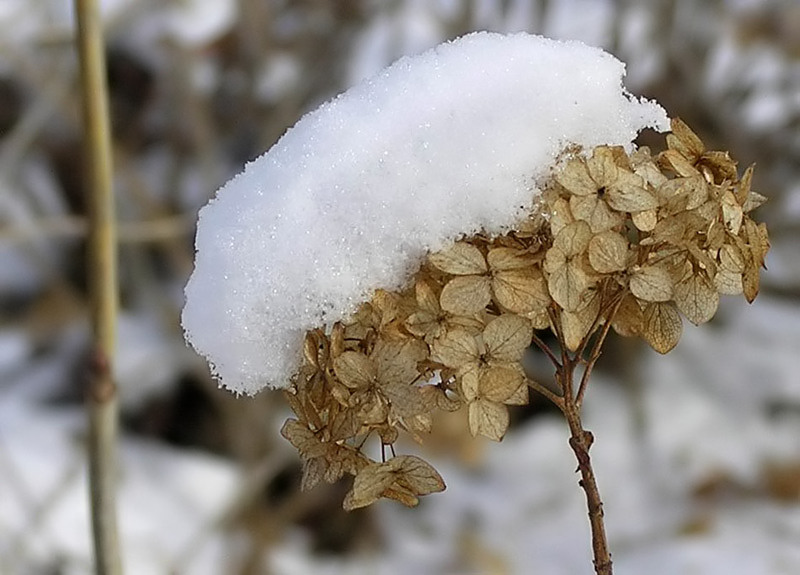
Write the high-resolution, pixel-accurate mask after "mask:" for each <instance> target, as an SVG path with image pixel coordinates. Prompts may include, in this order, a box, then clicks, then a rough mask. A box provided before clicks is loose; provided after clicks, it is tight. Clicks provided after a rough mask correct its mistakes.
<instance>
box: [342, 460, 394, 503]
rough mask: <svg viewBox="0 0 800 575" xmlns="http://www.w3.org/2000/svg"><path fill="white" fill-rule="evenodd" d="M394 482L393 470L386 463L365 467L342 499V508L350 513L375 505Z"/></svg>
mask: <svg viewBox="0 0 800 575" xmlns="http://www.w3.org/2000/svg"><path fill="white" fill-rule="evenodd" d="M394 480H395V474H394V470H393V469H392V466H391V465H389V463H388V462H386V463H371V464H369V465H367V466H366V467H365V468H364V469H362V470H361V471H359V472H358V474H357V475H356V478H355V480H354V481H353V488H352V489H351V490H350V492H348V494H347V495H346V496H345V498H344V508H345V509H346V510H347V511H352V510H353V509H358V508H360V507H366V506H367V505H370V504H372V503H375V502H376V501H377V500H378V499H380V497H381V495H382V494H383V492H384V491H386V490H387V489H388V488H389V486H390V485H391V484H392V483H394Z"/></svg>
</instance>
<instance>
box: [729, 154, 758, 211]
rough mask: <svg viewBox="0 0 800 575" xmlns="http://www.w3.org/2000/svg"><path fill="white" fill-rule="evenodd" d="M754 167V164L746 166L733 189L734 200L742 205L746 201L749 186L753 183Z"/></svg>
mask: <svg viewBox="0 0 800 575" xmlns="http://www.w3.org/2000/svg"><path fill="white" fill-rule="evenodd" d="M754 168H755V166H754V165H752V164H751V165H750V166H748V167H747V169H746V170H745V171H744V174H742V178H741V180H739V184H738V185H737V186H736V190H735V194H736V201H737V202H739V205H740V206H742V207H744V204H745V202H746V201H747V196H749V195H750V187H751V186H752V185H753V170H754ZM762 197H763V196H762ZM748 211H749V210H748Z"/></svg>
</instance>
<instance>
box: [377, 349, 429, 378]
mask: <svg viewBox="0 0 800 575" xmlns="http://www.w3.org/2000/svg"><path fill="white" fill-rule="evenodd" d="M427 350H428V348H427V346H426V345H425V344H424V343H422V342H421V341H419V340H417V339H405V340H399V341H384V340H379V341H378V343H377V344H376V345H375V349H374V350H373V352H372V355H371V359H372V361H373V362H374V363H375V365H376V368H377V369H376V379H377V380H378V383H379V384H380V385H391V384H395V383H399V384H402V385H408V384H409V383H411V382H413V381H414V380H416V379H417V378H418V377H419V372H418V371H417V362H419V361H422V360H423V359H424V358H425V357H426V356H427V355H428V354H427Z"/></svg>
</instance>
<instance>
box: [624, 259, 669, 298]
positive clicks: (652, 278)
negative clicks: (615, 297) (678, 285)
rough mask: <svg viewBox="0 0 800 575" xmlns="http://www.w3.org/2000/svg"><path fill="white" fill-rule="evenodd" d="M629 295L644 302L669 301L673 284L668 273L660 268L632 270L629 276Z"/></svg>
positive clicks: (647, 267) (649, 267) (646, 267)
mask: <svg viewBox="0 0 800 575" xmlns="http://www.w3.org/2000/svg"><path fill="white" fill-rule="evenodd" d="M630 289H631V293H632V294H633V295H635V296H636V297H637V298H639V299H641V300H644V301H653V302H655V301H669V300H671V299H672V292H673V284H672V278H671V277H670V275H669V272H668V271H667V270H665V269H664V268H663V267H660V266H643V267H640V268H636V269H634V271H633V273H632V274H631V276H630Z"/></svg>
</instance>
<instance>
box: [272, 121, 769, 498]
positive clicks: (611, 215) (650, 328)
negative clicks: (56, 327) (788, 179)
mask: <svg viewBox="0 0 800 575" xmlns="http://www.w3.org/2000/svg"><path fill="white" fill-rule="evenodd" d="M672 129H673V132H672V133H671V134H669V135H668V136H667V149H666V150H665V151H663V152H661V153H659V154H657V155H656V156H655V157H654V156H652V155H651V153H650V150H649V149H647V148H640V149H639V150H636V151H634V152H632V153H630V154H627V153H626V152H625V151H624V150H623V149H622V148H620V147H610V146H598V147H597V148H595V149H594V150H591V154H590V155H589V156H588V157H584V156H581V155H580V154H581V150H575V149H571V150H567V152H566V153H569V154H571V156H570V158H571V159H569V160H568V161H567V162H566V163H565V164H564V165H563V166H561V168H560V169H559V170H557V171H556V172H555V173H554V175H553V177H552V178H551V181H550V182H549V183H548V184H547V185H546V186H545V189H544V193H543V195H542V198H541V199H540V203H539V204H537V208H536V210H538V211H537V213H532V214H529V216H528V217H527V218H525V219H523V221H521V222H520V225H519V227H518V229H517V230H515V231H512V232H510V233H508V234H506V235H504V236H500V237H488V236H486V235H482V234H478V235H475V236H472V237H467V238H464V239H462V240H461V241H458V242H456V243H454V244H453V245H451V246H450V247H448V248H447V249H445V250H443V251H441V252H438V253H434V254H431V255H430V256H429V258H428V260H427V262H425V264H424V265H423V266H422V268H421V269H420V271H419V273H417V274H416V276H415V277H414V280H413V283H412V284H410V285H409V287H408V289H406V290H404V291H401V292H396V293H395V292H389V291H385V290H378V291H376V292H375V294H374V296H373V298H372V300H371V301H369V302H365V303H364V304H363V305H361V306H360V307H359V309H358V310H357V312H356V313H355V314H354V315H353V317H352V318H350V319H349V320H348V321H347V322H345V323H343V324H339V323H337V324H334V325H333V326H331V327H330V329H329V330H327V331H326V330H324V329H322V328H319V329H315V330H312V331H310V332H309V333H308V334H306V339H305V345H304V362H303V365H302V366H301V367H300V368H299V370H298V372H297V374H296V376H295V378H294V379H293V383H294V387H293V390H292V391H291V392H288V393H286V394H285V395H286V398H287V400H288V402H289V405H290V406H291V408H292V410H293V411H294V412H295V414H296V419H290V420H288V421H287V422H286V424H285V425H284V427H283V429H282V433H283V435H284V436H285V437H286V438H287V439H288V440H289V441H290V442H291V443H292V445H294V446H295V447H296V448H297V450H298V451H299V452H300V455H301V458H302V459H303V469H304V473H303V483H302V486H303V488H304V489H309V488H311V487H313V486H314V485H316V484H317V483H318V482H319V481H321V480H325V481H329V482H332V481H336V480H338V479H339V478H341V477H342V476H343V475H345V474H349V475H353V476H354V477H355V480H354V483H353V488H352V490H351V491H350V493H349V494H348V495H347V497H346V499H345V502H344V505H345V508H347V509H355V508H358V507H363V506H366V505H369V504H371V503H373V502H374V501H376V500H377V499H379V498H381V497H383V498H389V499H394V500H397V501H399V502H401V503H404V504H406V505H416V503H417V502H418V498H419V496H422V495H426V494H428V493H432V492H435V491H441V490H442V489H444V482H443V481H442V478H441V477H440V476H439V474H438V473H437V472H436V471H435V470H434V469H433V468H432V467H431V466H430V465H429V464H427V463H426V462H424V461H423V460H421V459H419V458H418V457H414V456H405V455H394V443H395V442H396V441H397V439H398V438H399V435H400V433H401V432H405V433H408V434H410V435H411V436H412V437H414V438H415V439H417V440H418V441H421V439H422V437H421V435H422V434H424V433H427V432H429V431H430V430H431V427H432V424H433V418H434V416H435V414H436V413H437V412H438V411H439V410H443V411H456V410H459V409H461V407H464V406H466V410H465V411H466V417H467V420H468V422H469V429H470V431H471V433H472V435H482V436H485V437H488V438H490V439H493V440H498V441H499V440H500V439H502V437H503V436H504V435H505V433H506V431H507V430H508V426H509V412H508V406H510V405H521V404H524V403H527V401H528V388H529V387H530V386H532V387H534V388H535V389H537V390H539V391H540V392H541V393H542V394H543V395H545V396H546V397H548V398H549V399H550V400H551V401H553V402H554V403H555V404H556V405H557V406H558V407H559V408H560V409H561V410H562V412H564V414H565V415H566V416H567V418H568V419H569V418H570V417H572V418H574V417H576V413H578V411H579V408H580V402H581V401H582V399H583V393H584V391H585V386H586V381H587V379H586V377H588V374H589V373H590V372H591V368H592V366H593V365H594V362H595V361H596V360H597V358H598V357H599V354H600V347H601V345H602V343H603V341H604V339H605V337H606V336H607V334H608V333H609V331H610V330H611V329H613V330H615V331H616V332H617V333H619V334H621V335H623V336H636V337H640V338H642V339H643V340H644V341H646V342H647V343H648V344H649V345H650V346H651V347H652V348H653V349H654V350H656V351H658V352H660V353H667V352H668V351H670V350H671V349H673V348H674V347H675V346H676V345H677V344H678V342H679V340H680V337H681V334H682V331H683V319H682V318H683V317H685V318H686V319H688V320H689V321H690V322H691V323H693V324H696V325H699V324H702V323H705V322H707V321H709V320H710V319H711V318H712V317H713V316H714V314H715V313H716V311H717V308H718V306H719V296H720V295H721V294H724V295H738V294H743V295H744V296H745V298H746V299H747V301H748V302H751V301H753V299H754V298H755V297H756V295H757V294H758V289H759V273H760V269H761V268H762V267H763V265H764V260H765V257H766V254H767V251H768V250H769V238H768V234H767V230H766V227H765V226H764V224H759V223H756V222H755V221H754V220H753V219H752V218H751V215H750V214H751V212H752V211H753V210H754V209H756V208H757V207H758V206H760V205H761V204H762V203H763V202H764V201H765V198H764V196H762V195H760V194H758V193H756V192H754V191H753V190H752V189H751V186H752V176H753V168H752V166H751V167H749V168H747V170H745V171H744V173H743V174H742V176H741V178H739V176H738V172H737V170H736V163H735V162H734V161H733V160H732V159H731V158H730V156H729V155H728V154H727V152H717V151H709V150H707V149H706V148H705V146H704V144H703V142H702V141H701V140H700V138H698V137H697V135H696V134H694V132H692V131H691V130H690V129H689V128H688V126H686V124H684V123H683V122H681V121H680V120H674V121H673V123H672ZM543 329H547V330H551V331H552V332H553V334H554V335H555V336H556V340H557V341H558V343H559V345H560V346H561V347H562V349H560V350H558V351H559V352H558V353H556V352H553V351H552V350H551V349H550V348H549V347H548V346H547V344H545V343H544V342H543V340H542V339H541V338H539V337H537V336H536V335H535V332H536V330H543ZM532 341H533V342H534V343H535V344H536V346H537V347H539V349H541V350H542V351H544V352H545V353H546V354H547V355H548V357H549V359H550V360H551V361H552V362H553V364H554V366H555V368H556V382H557V384H558V385H559V386H561V389H560V391H561V395H558V394H554V393H552V392H551V391H549V390H548V389H546V388H544V387H543V386H541V385H539V384H537V383H536V382H533V381H530V380H529V379H527V377H526V376H525V373H524V372H523V370H522V367H521V360H522V357H523V354H524V353H525V351H526V349H527V348H528V346H529V345H531V342H532ZM579 364H582V365H583V366H584V367H585V370H584V373H585V374H586V375H585V376H584V378H583V380H581V381H580V382H579V385H578V388H577V389H574V388H573V387H572V381H571V378H572V374H573V373H574V370H575V366H577V365H579ZM570 406H572V407H570ZM576 406H577V407H576ZM576 409H577V410H578V411H575V410H576ZM573 423H575V421H574V420H573ZM370 437H376V438H378V439H379V441H380V443H381V447H382V448H383V449H382V453H383V457H382V458H381V461H372V460H371V459H370V458H368V457H367V456H366V455H364V453H363V452H362V447H363V445H364V443H365V441H366V440H367V439H369V438H370ZM572 439H573V440H574V441H576V442H577V443H576V444H575V445H578V444H581V445H583V447H580V446H579V447H578V452H580V449H588V447H587V445H586V444H585V442H586V438H585V437H584V436H583V435H581V434H578V435H573V438H572ZM581 442H583V443H581ZM571 444H572V443H571ZM386 447H389V448H390V449H391V452H392V455H393V456H392V457H391V458H389V459H386V451H385V448H386Z"/></svg>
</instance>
